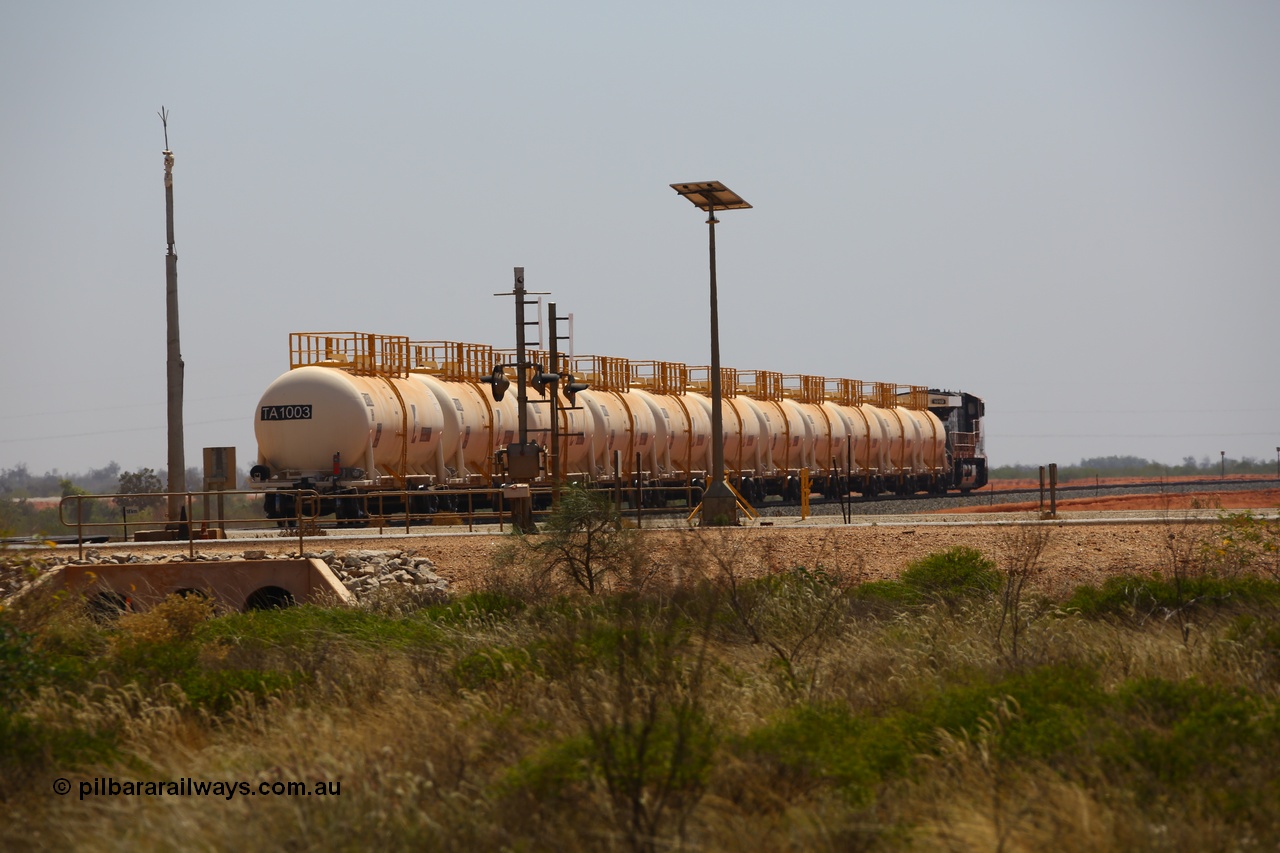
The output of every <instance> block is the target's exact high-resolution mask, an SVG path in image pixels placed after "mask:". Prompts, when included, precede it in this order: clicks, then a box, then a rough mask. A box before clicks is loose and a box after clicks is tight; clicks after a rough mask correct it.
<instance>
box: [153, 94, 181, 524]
mask: <svg viewBox="0 0 1280 853" xmlns="http://www.w3.org/2000/svg"><path fill="white" fill-rule="evenodd" d="M160 121H161V123H163V124H164V151H163V152H162V153H163V154H164V207H165V224H166V229H167V236H168V242H169V251H168V252H167V253H166V254H165V258H164V266H165V305H166V311H165V317H166V324H165V326H166V329H167V333H166V337H167V339H168V357H167V367H166V376H167V380H168V413H169V486H168V489H169V521H177V520H178V516H179V515H180V514H181V512H182V509H183V500H182V496H181V494H180V493H181V492H185V491H186V490H187V484H186V481H187V463H186V454H185V453H184V452H183V446H182V376H183V364H182V346H181V344H180V342H179V340H178V253H177V252H176V251H174V248H173V246H174V240H173V152H172V151H170V150H169V112H168V110H166V109H165V108H164V107H161V108H160Z"/></svg>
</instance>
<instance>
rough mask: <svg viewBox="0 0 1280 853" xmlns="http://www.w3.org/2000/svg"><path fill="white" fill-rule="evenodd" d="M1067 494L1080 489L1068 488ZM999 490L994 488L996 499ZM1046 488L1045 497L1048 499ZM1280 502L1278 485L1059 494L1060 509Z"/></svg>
mask: <svg viewBox="0 0 1280 853" xmlns="http://www.w3.org/2000/svg"><path fill="white" fill-rule="evenodd" d="M1066 494H1067V495H1075V494H1079V492H1067V493H1066ZM999 496H1000V492H999V491H996V492H995V497H996V500H999ZM1048 499H1049V495H1048V491H1047V490H1046V492H1045V500H1046V501H1048ZM1277 506H1280V489H1255V490H1252V491H1247V492H1215V491H1209V490H1206V491H1203V492H1179V493H1177V494H1163V495H1162V494H1159V493H1154V494H1146V495H1098V496H1090V497H1087V498H1081V497H1064V496H1063V494H1062V493H1061V492H1060V493H1059V494H1058V511H1059V512H1092V511H1106V510H1126V509H1131V510H1184V509H1192V508H1193V507H1206V508H1209V509H1224V510H1237V509H1257V508H1259V507H1277ZM1039 508H1040V501H1039V499H1038V498H1037V499H1034V500H1029V501H1017V502H1014V503H998V504H991V505H988V506H968V507H958V508H954V509H940V510H937V512H938V513H941V514H957V513H966V514H967V513H975V512H1035V511H1036V510H1038V509H1039Z"/></svg>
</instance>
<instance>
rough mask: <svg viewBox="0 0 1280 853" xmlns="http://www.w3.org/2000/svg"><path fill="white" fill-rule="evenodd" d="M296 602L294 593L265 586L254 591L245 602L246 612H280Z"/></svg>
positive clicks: (278, 587) (281, 588)
mask: <svg viewBox="0 0 1280 853" xmlns="http://www.w3.org/2000/svg"><path fill="white" fill-rule="evenodd" d="M295 603H296V602H294V600H293V593H291V592H289V590H287V589H285V588H284V587H281V586H264V587H262V588H261V589H256V590H254V591H253V592H252V593H251V594H250V595H249V597H248V598H247V599H245V602H244V609H245V610H280V609H283V608H285V607H292V606H293V605H294V604H295Z"/></svg>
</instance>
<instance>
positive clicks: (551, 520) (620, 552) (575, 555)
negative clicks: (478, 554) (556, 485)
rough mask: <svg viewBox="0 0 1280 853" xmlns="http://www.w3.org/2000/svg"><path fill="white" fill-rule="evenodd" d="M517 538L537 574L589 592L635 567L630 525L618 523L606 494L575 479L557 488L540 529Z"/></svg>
mask: <svg viewBox="0 0 1280 853" xmlns="http://www.w3.org/2000/svg"><path fill="white" fill-rule="evenodd" d="M522 541H523V543H524V548H527V549H528V551H527V553H528V554H529V556H530V557H531V560H530V568H531V569H532V571H533V572H534V574H535V575H537V576H538V578H539V579H540V580H549V579H551V578H552V576H559V577H561V578H563V579H565V580H568V581H570V582H571V583H572V584H573V585H574V586H577V587H579V588H580V589H582V590H584V591H585V592H587V593H590V594H592V595H594V594H596V593H597V592H602V591H603V587H604V584H605V581H606V579H607V577H608V576H609V575H616V574H617V573H619V572H622V571H624V570H634V569H635V568H636V567H637V559H638V553H637V550H636V543H635V540H634V536H633V535H632V531H628V530H624V529H622V523H621V519H620V518H619V517H618V513H617V511H616V510H615V509H614V507H613V504H612V503H610V502H609V499H608V497H607V496H606V495H603V494H600V493H598V492H591V491H588V490H587V489H585V488H583V487H582V486H578V485H571V486H569V487H568V488H566V489H565V490H564V491H563V492H562V493H561V496H560V505H559V506H558V507H556V509H555V510H553V511H552V513H551V515H550V516H549V517H548V518H547V520H546V523H545V524H543V526H542V535H540V536H538V537H531V538H522ZM522 550H523V549H522ZM512 556H513V557H515V555H514V554H513V555H512ZM515 559H517V560H518V559H519V558H518V557H515Z"/></svg>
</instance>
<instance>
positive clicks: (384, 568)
mask: <svg viewBox="0 0 1280 853" xmlns="http://www.w3.org/2000/svg"><path fill="white" fill-rule="evenodd" d="M10 556H11V557H14V558H16V559H12V560H5V561H2V562H0V600H4V599H7V598H9V597H11V596H14V595H17V594H18V593H20V592H22V591H23V590H24V589H26V588H27V587H28V586H30V585H31V584H32V583H34V582H35V580H36V578H38V577H39V576H40V575H42V574H44V573H45V572H47V571H49V570H50V569H53V568H55V567H57V566H59V565H64V564H69V565H75V566H96V565H104V564H106V565H123V564H138V563H144V564H145V563H184V562H196V563H216V562H226V561H230V560H235V559H239V558H237V557H235V556H233V555H231V554H203V553H200V552H198V551H197V552H196V555H195V557H194V558H193V557H190V556H188V555H187V554H172V555H168V554H155V555H150V554H148V555H140V554H107V555H103V554H102V553H101V552H99V551H96V550H89V551H86V552H85V556H84V559H75V560H66V559H59V556H58V555H54V554H47V555H39V556H37V555H34V554H33V555H30V556H21V557H18V555H10ZM297 556H298V555H297V554H296V553H289V554H272V553H268V552H267V551H262V550H251V551H245V552H244V553H243V554H242V555H240V558H243V559H245V560H273V559H286V558H296V557H297ZM302 556H303V557H304V558H307V559H318V560H323V561H324V563H325V564H326V565H327V566H328V567H329V569H330V570H331V571H332V572H333V573H334V575H335V576H337V578H338V580H340V581H342V584H343V586H345V587H346V588H347V589H348V590H350V591H351V593H352V594H353V595H355V596H356V597H357V598H365V597H367V596H371V595H373V594H375V593H385V592H388V591H393V590H395V589H397V588H411V589H413V590H414V591H415V592H417V593H423V594H435V595H438V596H440V597H442V598H443V597H444V596H446V595H447V594H448V592H449V581H448V580H446V579H445V578H442V577H440V576H439V575H437V574H436V572H435V568H436V566H435V563H433V562H432V561H431V560H430V559H428V558H427V557H417V556H414V555H413V554H412V553H409V552H406V551H367V550H352V551H347V552H345V553H343V554H342V555H339V554H338V553H337V552H336V551H332V550H328V551H314V552H313V551H307V552H304V553H303V554H302Z"/></svg>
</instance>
